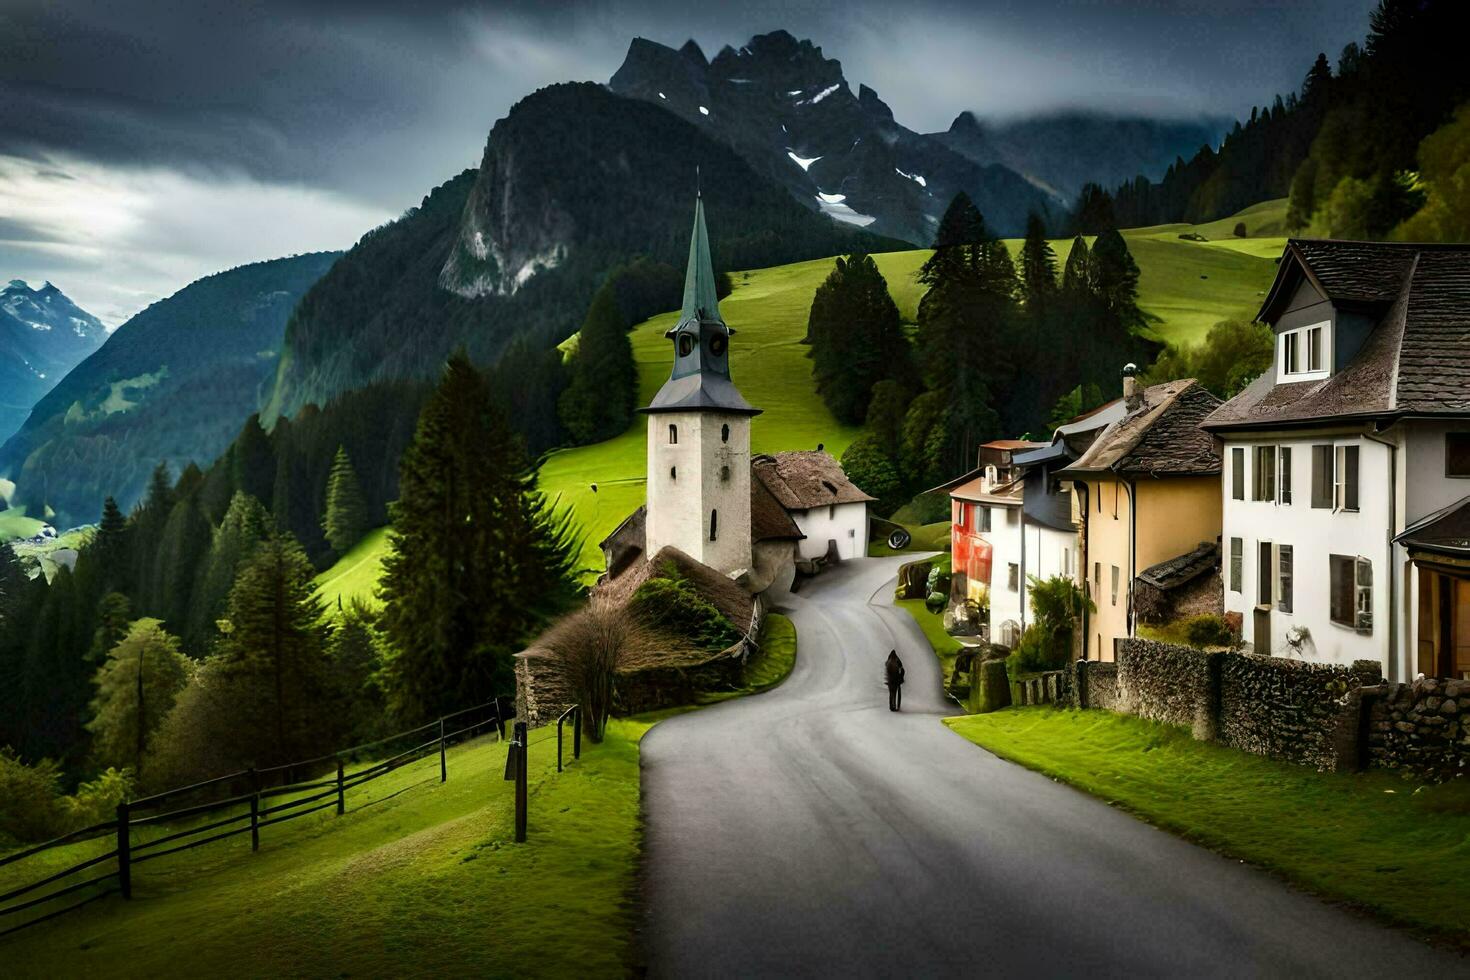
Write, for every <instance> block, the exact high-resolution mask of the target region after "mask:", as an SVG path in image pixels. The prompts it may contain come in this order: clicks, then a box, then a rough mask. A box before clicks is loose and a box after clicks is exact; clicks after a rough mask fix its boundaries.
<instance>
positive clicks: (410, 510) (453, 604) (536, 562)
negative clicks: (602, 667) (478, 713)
mask: <svg viewBox="0 0 1470 980" xmlns="http://www.w3.org/2000/svg"><path fill="white" fill-rule="evenodd" d="M399 494H400V495H399V500H398V502H397V503H395V504H394V505H393V506H392V508H391V516H392V528H391V530H390V532H389V543H390V546H391V551H390V553H389V555H388V557H387V558H386V559H385V560H384V563H383V577H382V580H381V584H380V586H379V596H380V597H381V598H382V600H383V602H384V610H383V616H382V629H383V634H384V637H385V639H386V641H387V643H388V646H389V648H390V659H389V661H388V663H387V665H386V671H385V673H386V679H387V682H388V684H389V688H390V690H389V693H390V695H391V696H392V698H393V701H394V703H395V705H396V707H397V709H398V711H399V712H400V713H401V714H402V715H404V716H406V717H407V718H410V719H418V718H424V717H430V716H432V715H434V714H438V713H443V712H445V711H451V710H454V709H455V708H459V707H464V706H465V705H468V704H472V703H476V702H479V701H485V700H488V699H489V698H490V697H493V696H495V695H497V694H504V693H507V692H508V691H509V689H510V686H511V684H512V683H513V680H512V673H511V659H510V658H511V655H513V654H514V653H515V652H517V651H518V650H519V649H520V648H521V645H522V644H523V643H524V642H525V640H526V638H527V637H528V635H529V634H530V631H531V630H532V629H533V628H534V627H535V626H536V625H537V624H538V623H539V622H540V621H541V620H542V618H543V617H544V615H545V614H546V613H547V612H549V611H551V610H554V609H555V608H557V607H559V606H560V605H561V604H562V603H564V602H565V600H566V598H567V597H568V596H569V594H570V592H571V581H572V577H571V569H572V561H573V556H574V555H575V554H576V542H575V541H574V540H573V537H572V532H571V530H570V528H569V526H568V524H567V519H566V518H557V517H554V516H552V514H551V513H550V511H549V509H548V507H547V505H546V502H545V501H544V499H543V498H542V497H541V496H540V494H539V493H537V491H536V488H535V475H534V471H533V470H531V469H530V468H529V466H528V465H527V463H526V460H525V456H524V451H523V449H522V447H521V445H520V443H519V440H518V439H517V437H516V436H515V434H514V432H513V431H512V429H511V427H510V424H509V422H508V420H507V419H506V417H505V415H504V413H503V412H502V411H500V409H499V407H498V406H497V405H496V404H495V403H494V400H493V399H492V398H491V396H490V393H489V391H488V390H487V386H486V384H485V381H484V378H483V377H482V376H481V375H480V374H479V372H477V371H476V370H475V368H474V366H473V365H471V364H470V362H469V360H468V358H467V357H465V356H464V354H463V353H459V354H456V355H455V356H453V357H451V358H450V360H449V363H448V364H447V366H446V367H445V371H444V377H443V379H442V380H441V382H440V383H439V386H438V388H437V389H436V390H435V391H434V393H433V394H432V395H431V396H430V397H429V400H428V401H427V403H425V405H424V408H423V411H422V412H421V413H420V415H419V421H418V428H417V430H416V431H415V433H414V438H413V442H412V443H411V444H410V445H409V447H408V450H407V451H406V452H405V453H404V455H403V459H402V461H401V462H400V464H399Z"/></svg>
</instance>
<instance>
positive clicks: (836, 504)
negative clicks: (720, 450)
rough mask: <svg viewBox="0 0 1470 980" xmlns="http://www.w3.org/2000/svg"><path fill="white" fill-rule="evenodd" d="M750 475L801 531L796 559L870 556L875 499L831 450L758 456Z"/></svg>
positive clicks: (806, 560) (753, 462)
mask: <svg viewBox="0 0 1470 980" xmlns="http://www.w3.org/2000/svg"><path fill="white" fill-rule="evenodd" d="M750 472H751V475H752V476H753V477H754V478H755V482H758V483H760V484H761V485H762V486H763V487H764V488H765V489H766V490H767V491H769V493H770V495H771V497H772V498H773V499H774V500H775V501H776V502H777V503H778V504H779V505H780V506H781V508H782V513H783V515H784V517H785V519H786V520H788V521H790V522H792V523H794V524H795V525H796V527H797V528H798V529H799V531H800V533H801V537H800V538H799V539H798V540H797V544H796V559H797V561H800V562H810V561H812V560H814V559H819V558H824V557H831V558H836V559H839V560H841V559H845V558H862V557H864V556H865V555H867V553H868V504H869V503H871V502H872V500H873V498H872V497H870V496H868V495H867V494H865V493H863V492H862V491H861V490H859V489H858V488H857V486H856V485H855V484H854V483H853V482H852V481H851V480H849V479H848V478H847V474H846V473H845V472H844V471H843V469H842V464H841V463H839V462H837V460H835V459H833V458H832V457H831V456H830V455H828V454H827V453H826V452H824V451H822V450H820V449H815V450H801V451H796V452H785V453H774V454H770V455H761V456H756V457H755V458H754V459H752V460H751V462H750Z"/></svg>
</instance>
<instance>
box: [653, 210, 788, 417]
mask: <svg viewBox="0 0 1470 980" xmlns="http://www.w3.org/2000/svg"><path fill="white" fill-rule="evenodd" d="M734 332H735V331H733V330H731V329H730V328H729V327H728V326H726V325H725V321H724V319H723V318H722V317H721V316H720V300H719V296H718V294H717V293H716V292H715V266H714V262H713V261H712V260H711V258H710V250H709V231H708V230H707V229H706V228H705V224H704V197H703V195H702V194H696V196H695V198H694V231H693V233H692V234H691V235H690V238H689V265H688V268H687V269H686V270H685V272H684V305H683V308H682V309H681V310H680V315H679V322H678V323H677V324H676V325H675V326H674V328H673V329H671V330H670V331H669V332H668V333H666V334H664V336H665V337H668V338H669V339H670V340H672V341H673V342H674V369H673V371H672V372H671V373H670V376H669V380H668V381H667V382H665V383H664V386H663V387H662V388H661V389H659V392H658V394H657V395H655V396H654V398H653V401H652V402H650V403H649V405H648V407H647V408H645V409H644V411H645V412H671V411H683V410H687V409H694V410H700V411H702V410H710V411H726V412H736V413H740V414H744V415H755V414H756V413H757V412H758V411H759V409H756V408H752V407H751V405H750V403H749V402H747V401H746V400H745V398H744V396H742V395H741V394H740V391H739V390H738V389H737V388H736V387H735V385H734V383H732V382H731V380H730V335H731V334H733V333H734Z"/></svg>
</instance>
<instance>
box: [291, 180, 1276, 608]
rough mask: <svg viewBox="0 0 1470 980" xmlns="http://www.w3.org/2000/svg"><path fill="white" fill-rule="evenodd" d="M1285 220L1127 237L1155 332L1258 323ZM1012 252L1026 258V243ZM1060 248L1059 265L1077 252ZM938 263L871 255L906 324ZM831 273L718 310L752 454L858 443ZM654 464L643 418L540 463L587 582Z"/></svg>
mask: <svg viewBox="0 0 1470 980" xmlns="http://www.w3.org/2000/svg"><path fill="white" fill-rule="evenodd" d="M1285 211H1286V202H1285V201H1268V202H1265V203H1263V204H1259V205H1256V206H1254V207H1252V208H1248V209H1246V210H1245V211H1242V212H1241V213H1240V214H1239V215H1236V216H1232V217H1230V218H1225V219H1222V220H1220V221H1216V222H1211V223H1210V224H1208V225H1200V226H1190V225H1159V226H1156V227H1151V228H1138V229H1130V230H1128V231H1125V232H1124V233H1123V235H1124V237H1125V238H1126V239H1127V240H1128V247H1129V248H1130V249H1131V250H1132V252H1133V256H1134V258H1135V259H1136V260H1137V262H1138V265H1139V269H1140V276H1139V293H1140V305H1141V306H1142V307H1143V309H1144V311H1145V313H1147V314H1148V315H1149V318H1150V324H1151V327H1150V329H1151V330H1152V332H1153V333H1154V334H1155V335H1156V336H1157V337H1159V338H1161V339H1163V340H1167V341H1171V342H1175V343H1197V342H1198V341H1200V340H1202V339H1203V338H1204V335H1205V333H1206V332H1207V331H1208V330H1209V328H1210V327H1211V326H1212V325H1214V324H1215V323H1216V322H1218V321H1219V320H1222V319H1227V318H1237V317H1238V318H1249V317H1252V316H1254V315H1255V312H1256V309H1257V307H1258V306H1259V305H1260V302H1261V300H1262V299H1263V297H1264V295H1265V291H1266V289H1267V288H1269V286H1270V284H1271V280H1272V278H1273V277H1274V276H1275V272H1276V265H1275V259H1276V257H1277V256H1279V255H1280V253H1281V249H1282V246H1283V245H1284V244H1285V239H1284V238H1283V237H1280V236H1281V235H1282V231H1281V226H1282V221H1283V218H1284V216H1285ZM1237 221H1245V223H1246V227H1247V230H1248V232H1249V234H1250V235H1251V236H1253V237H1248V238H1243V239H1241V238H1235V237H1234V236H1233V235H1232V234H1231V232H1232V229H1233V228H1234V226H1235V223H1236V222H1237ZM1182 233H1197V234H1203V235H1205V236H1206V237H1207V238H1209V239H1211V240H1210V241H1208V242H1192V241H1186V240H1183V239H1181V238H1179V235H1180V234H1182ZM1007 244H1008V245H1009V246H1010V247H1011V249H1012V251H1013V252H1018V251H1019V249H1020V244H1021V243H1020V242H1019V241H1016V240H1012V241H1008V242H1007ZM1052 244H1053V246H1054V247H1055V248H1056V250H1057V256H1058V265H1059V267H1060V265H1061V264H1062V263H1065V261H1066V256H1067V253H1068V252H1069V251H1070V250H1071V242H1070V241H1069V240H1058V241H1055V242H1053V243H1052ZM929 254H930V253H929V251H928V250H927V249H915V250H912V251H907V252H891V253H887V254H884V255H877V256H874V258H875V259H876V261H877V263H878V267H879V268H880V269H881V270H882V272H883V275H884V278H886V279H887V280H888V290H889V292H890V293H891V294H892V295H893V299H894V302H895V303H896V304H897V305H898V308H899V311H900V313H901V314H902V315H903V317H904V319H905V320H906V321H910V322H911V321H913V319H914V318H915V315H916V313H917V310H918V305H919V299H920V297H921V296H922V294H923V292H922V287H920V285H919V284H918V283H917V282H916V281H915V278H914V277H915V274H916V273H917V272H918V270H919V267H920V266H921V265H923V263H924V260H925V259H927V258H928V257H929ZM832 263H833V260H832V259H830V258H826V259H815V260H812V261H809V262H798V263H795V264H792V265H784V266H776V267H774V268H770V269H756V270H751V271H748V272H737V273H734V274H733V276H732V278H733V281H734V286H735V289H734V292H732V293H731V294H730V296H729V297H728V298H726V299H725V300H723V301H722V302H721V303H720V311H721V312H722V313H723V314H724V316H725V320H726V321H727V322H728V323H729V324H730V326H731V327H733V328H734V329H735V330H736V331H737V336H736V338H735V341H734V343H733V344H732V345H731V374H732V375H733V377H734V378H735V382H736V384H738V385H739V386H740V389H741V391H742V392H743V393H744V394H745V396H746V398H747V399H748V400H749V401H750V403H751V404H753V405H755V406H756V407H757V408H761V409H763V410H764V412H765V414H763V415H761V416H759V417H757V418H756V420H755V425H754V427H753V428H752V446H751V448H752V450H753V451H754V452H758V453H761V452H779V451H782V450H789V449H813V448H815V447H816V446H817V445H818V444H822V445H824V446H825V447H826V448H827V449H828V450H829V451H830V452H832V453H833V454H835V455H841V453H842V450H843V449H845V448H846V447H847V445H848V443H850V442H851V441H852V440H853V438H854V437H855V436H856V435H857V430H856V429H855V428H853V427H851V426H844V425H841V424H839V423H838V422H837V421H836V419H834V418H833V417H832V414H831V413H830V412H828V411H827V408H826V406H825V405H823V404H822V401H821V399H820V398H818V397H817V394H816V391H815V390H814V389H813V387H812V384H811V361H810V360H808V358H807V356H806V350H807V349H806V347H805V346H803V345H802V343H801V339H802V337H803V336H804V335H805V334H806V322H807V314H808V313H809V312H810V310H811V302H812V296H813V295H814V294H815V292H816V289H817V287H818V286H819V285H821V283H822V280H824V279H825V278H826V277H827V274H828V272H829V271H830V270H831V268H832ZM677 320H678V313H677V312H670V313H665V314H661V315H659V316H656V317H653V318H652V319H650V320H647V321H645V322H643V323H640V324H639V325H638V326H636V327H634V328H633V331H632V334H631V336H632V342H633V356H634V358H635V359H636V360H637V363H638V374H639V393H638V395H639V401H640V404H646V403H647V402H648V400H649V399H651V398H652V397H653V394H654V392H656V391H657V390H658V388H659V386H660V385H662V384H663V382H664V380H665V378H667V377H668V372H669V364H670V362H671V360H672V353H671V351H670V349H669V342H668V341H667V340H665V339H664V336H663V334H664V331H665V330H667V329H669V328H670V327H671V326H673V325H674V324H675V323H676V322H677ZM646 465H647V463H646V448H645V439H644V428H643V420H642V419H641V418H640V419H639V420H638V421H637V422H636V423H635V424H634V425H633V427H632V428H630V429H629V430H628V431H627V432H625V433H623V434H622V435H621V436H618V437H617V438H615V439H609V440H607V441H606V442H600V443H597V444H596V445H592V446H580V447H578V448H576V449H564V450H559V451H557V452H554V453H552V454H551V455H550V456H548V457H547V459H546V461H545V463H544V464H543V465H542V468H541V488H542V489H543V490H544V491H545V492H546V494H547V495H548V496H549V497H551V498H552V499H554V500H555V501H557V504H558V506H561V507H570V508H572V509H573V511H574V512H575V513H576V516H577V519H578V520H579V521H580V523H581V525H582V527H583V528H584V530H585V532H586V536H585V539H584V541H583V547H582V556H581V560H582V567H583V568H584V569H585V577H586V579H587V580H588V581H591V580H592V579H595V578H596V576H597V574H599V573H600V572H601V570H602V555H601V553H600V552H599V551H598V549H597V543H598V542H599V541H601V540H602V539H603V538H604V537H606V536H607V534H608V533H609V532H611V531H612V530H613V528H615V527H617V525H618V523H619V522H621V521H622V520H623V518H625V517H627V516H628V514H630V513H632V512H633V510H634V509H635V508H637V507H638V505H639V504H641V503H643V493H644V488H643V483H644V470H645V467H646ZM594 485H595V486H596V488H597V489H596V490H595V491H594V490H593V487H594ZM386 543H387V542H386V539H385V537H384V536H383V535H381V534H377V533H375V534H373V535H369V537H368V538H367V539H365V540H364V541H363V542H362V543H361V544H359V545H358V546H357V547H356V548H354V549H353V550H352V552H351V553H349V554H348V555H347V556H345V557H344V558H343V559H342V561H341V562H339V563H338V564H337V565H336V566H334V567H333V568H330V569H328V570H327V571H326V572H324V573H322V575H321V576H320V577H319V578H318V579H317V582H318V585H319V586H320V587H321V590H322V594H323V597H324V598H325V599H326V601H327V602H328V603H329V604H330V605H335V604H336V601H337V597H338V596H339V595H340V596H341V597H342V598H343V601H344V602H346V601H348V600H350V599H351V598H353V597H360V598H364V599H367V598H370V596H371V592H372V589H373V585H374V583H375V582H376V579H377V571H378V569H379V567H380V562H381V553H382V551H383V550H384V549H385V548H386Z"/></svg>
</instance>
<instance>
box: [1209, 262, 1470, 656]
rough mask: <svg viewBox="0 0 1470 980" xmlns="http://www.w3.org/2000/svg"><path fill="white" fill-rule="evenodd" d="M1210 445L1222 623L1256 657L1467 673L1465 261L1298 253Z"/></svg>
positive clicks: (1469, 415)
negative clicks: (1267, 337)
mask: <svg viewBox="0 0 1470 980" xmlns="http://www.w3.org/2000/svg"><path fill="white" fill-rule="evenodd" d="M1257 319H1258V320H1259V321H1261V322H1262V323H1266V324H1268V325H1270V327H1271V329H1272V331H1273V333H1274V334H1275V337H1276V353H1275V358H1274V360H1273V362H1272V364H1271V367H1270V369H1269V370H1267V371H1266V372H1265V373H1264V374H1263V375H1262V376H1261V377H1260V378H1257V379H1256V380H1255V382H1253V383H1252V384H1251V385H1249V386H1248V387H1247V388H1246V389H1245V390H1244V391H1242V392H1241V393H1240V394H1238V395H1236V396H1235V397H1234V398H1232V399H1231V400H1230V401H1229V402H1227V403H1225V404H1224V405H1222V406H1221V407H1220V408H1219V409H1217V410H1216V411H1215V412H1213V413H1212V414H1211V415H1210V416H1209V417H1208V418H1207V419H1205V421H1204V423H1203V427H1204V429H1205V430H1206V431H1208V432H1210V433H1212V434H1214V435H1215V436H1216V437H1217V438H1219V439H1220V440H1222V444H1223V447H1224V460H1225V466H1224V470H1223V476H1222V491H1223V497H1224V507H1223V535H1224V550H1225V559H1224V561H1225V563H1226V566H1227V571H1226V574H1225V579H1226V582H1225V608H1226V609H1227V611H1229V612H1231V613H1234V614H1236V615H1238V616H1239V617H1240V618H1241V621H1242V622H1241V627H1242V634H1243V638H1244V639H1245V640H1246V641H1247V642H1248V643H1250V644H1251V645H1252V646H1253V648H1254V649H1255V650H1256V652H1258V653H1273V654H1282V655H1287V656H1292V657H1297V658H1301V659H1306V660H1316V661H1322V662H1329V663H1339V664H1350V663H1351V662H1353V661H1354V660H1362V659H1368V660H1373V661H1375V662H1377V663H1379V664H1381V665H1382V669H1383V671H1384V674H1385V676H1386V677H1388V679H1390V680H1407V679H1411V678H1413V677H1414V676H1415V675H1416V674H1419V673H1423V674H1427V675H1429V676H1462V675H1465V674H1466V673H1467V672H1470V556H1467V555H1462V554H1460V553H1459V546H1458V545H1457V544H1456V542H1457V541H1459V540H1460V538H1461V537H1462V535H1461V529H1460V522H1462V521H1463V520H1464V517H1463V515H1462V513H1461V511H1462V509H1463V508H1465V507H1466V506H1470V246H1467V245H1416V244H1399V243H1386V242H1347V241H1318V240H1304V239H1293V240H1291V241H1289V242H1288V243H1287V245H1286V249H1285V252H1284V253H1283V255H1282V257H1281V263H1280V267H1279V269H1278V271H1277V275H1276V280H1275V282H1274V283H1273V284H1272V286H1271V289H1270V292H1269V293H1268V294H1267V296H1266V299H1265V302H1264V303H1263V304H1262V306H1261V310H1260V312H1259V313H1258V314H1257Z"/></svg>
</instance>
